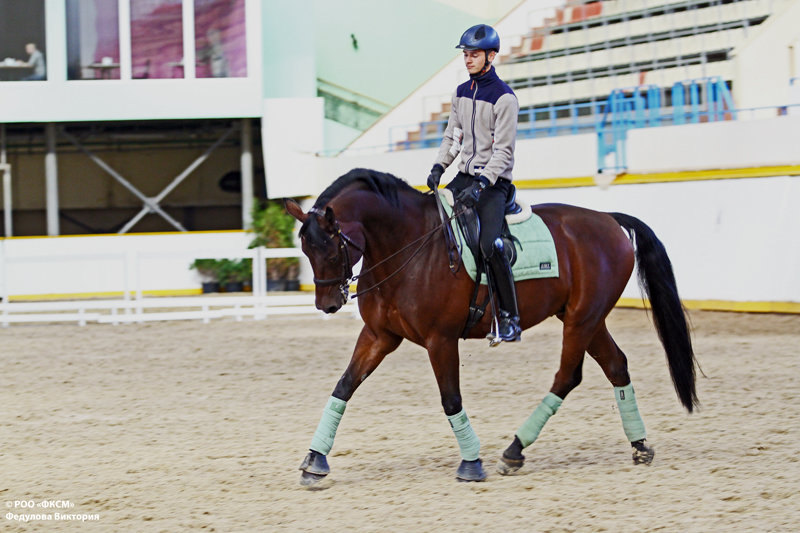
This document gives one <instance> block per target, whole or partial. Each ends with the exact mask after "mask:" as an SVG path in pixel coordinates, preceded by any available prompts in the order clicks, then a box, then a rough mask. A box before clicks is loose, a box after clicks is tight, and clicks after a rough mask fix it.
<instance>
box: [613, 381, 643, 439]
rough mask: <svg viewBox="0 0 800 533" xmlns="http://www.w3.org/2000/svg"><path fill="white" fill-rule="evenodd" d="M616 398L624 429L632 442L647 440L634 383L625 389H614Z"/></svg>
mask: <svg viewBox="0 0 800 533" xmlns="http://www.w3.org/2000/svg"><path fill="white" fill-rule="evenodd" d="M614 397H615V398H616V399H617V407H618V408H619V416H620V418H622V429H624V430H625V436H626V437H628V440H629V441H630V442H636V441H637V440H642V439H646V438H647V432H646V431H645V429H644V422H643V421H642V416H641V415H640V414H639V407H638V406H637V405H636V395H635V394H634V393H633V383H628V384H627V385H625V386H624V387H614Z"/></svg>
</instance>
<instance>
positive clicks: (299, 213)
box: [283, 198, 308, 222]
mask: <svg viewBox="0 0 800 533" xmlns="http://www.w3.org/2000/svg"><path fill="white" fill-rule="evenodd" d="M283 207H284V208H285V209H286V212H287V213H289V214H290V215H292V216H293V217H294V218H296V219H297V220H299V221H300V222H305V221H306V219H307V218H308V213H303V208H302V207H300V204H298V203H297V202H295V201H294V200H292V199H291V198H287V199H286V200H284V201H283Z"/></svg>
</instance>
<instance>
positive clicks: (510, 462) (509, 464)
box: [497, 455, 525, 476]
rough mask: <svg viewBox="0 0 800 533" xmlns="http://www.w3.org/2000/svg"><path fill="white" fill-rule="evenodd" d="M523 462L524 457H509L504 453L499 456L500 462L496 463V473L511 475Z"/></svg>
mask: <svg viewBox="0 0 800 533" xmlns="http://www.w3.org/2000/svg"><path fill="white" fill-rule="evenodd" d="M524 464H525V457H524V456H522V457H521V458H519V459H511V458H509V457H506V456H505V455H501V456H500V462H499V463H497V473H498V474H500V475H501V476H511V475H513V474H515V473H516V472H517V471H518V470H519V469H520V468H522V465H524Z"/></svg>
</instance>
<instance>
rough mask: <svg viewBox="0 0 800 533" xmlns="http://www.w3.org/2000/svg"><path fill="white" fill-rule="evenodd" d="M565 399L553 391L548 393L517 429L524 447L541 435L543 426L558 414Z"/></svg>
mask: <svg viewBox="0 0 800 533" xmlns="http://www.w3.org/2000/svg"><path fill="white" fill-rule="evenodd" d="M563 401H564V400H562V399H561V398H559V397H558V396H556V395H555V394H553V393H552V392H548V393H547V396H545V397H544V399H542V403H540V404H539V405H538V407H536V409H535V410H534V411H533V413H531V416H529V417H528V419H527V420H526V421H525V422H523V423H522V426H520V428H519V429H518V430H517V437H518V438H519V441H520V442H521V443H522V447H523V448H527V447H528V446H530V445H531V444H533V442H534V441H535V440H536V439H537V437H539V432H540V431H542V428H543V427H544V425H545V423H546V422H547V421H548V420H549V419H550V417H551V416H553V415H554V414H556V411H558V408H559V407H561V403H562V402H563Z"/></svg>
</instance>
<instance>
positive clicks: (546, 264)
mask: <svg viewBox="0 0 800 533" xmlns="http://www.w3.org/2000/svg"><path fill="white" fill-rule="evenodd" d="M550 268H551V265H550V263H549V262H544V263H539V270H550Z"/></svg>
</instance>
